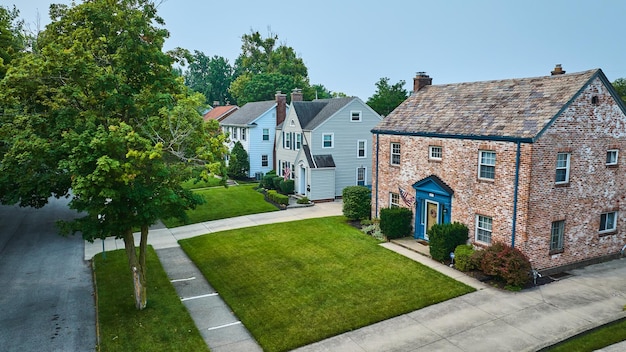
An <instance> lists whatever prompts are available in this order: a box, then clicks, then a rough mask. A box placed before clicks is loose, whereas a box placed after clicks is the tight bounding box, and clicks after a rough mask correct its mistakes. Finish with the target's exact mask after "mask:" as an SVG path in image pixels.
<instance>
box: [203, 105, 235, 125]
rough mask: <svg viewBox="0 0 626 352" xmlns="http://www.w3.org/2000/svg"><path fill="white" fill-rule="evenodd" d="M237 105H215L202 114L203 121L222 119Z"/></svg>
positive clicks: (233, 110)
mask: <svg viewBox="0 0 626 352" xmlns="http://www.w3.org/2000/svg"><path fill="white" fill-rule="evenodd" d="M237 109H239V107H238V106H237V105H223V106H216V107H214V108H213V109H211V110H209V111H208V112H207V113H206V114H204V115H203V118H204V121H209V120H218V121H220V120H222V119H224V118H225V117H226V116H228V115H229V114H232V113H233V112H235V111H236V110H237Z"/></svg>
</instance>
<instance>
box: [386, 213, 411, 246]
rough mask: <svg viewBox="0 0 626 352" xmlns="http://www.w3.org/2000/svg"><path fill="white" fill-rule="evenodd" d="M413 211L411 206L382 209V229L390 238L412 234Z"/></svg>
mask: <svg viewBox="0 0 626 352" xmlns="http://www.w3.org/2000/svg"><path fill="white" fill-rule="evenodd" d="M412 219H413V212H412V211H411V209H409V208H402V207H393V208H383V209H381V210H380V229H381V230H382V231H383V233H384V234H385V236H386V237H387V238H388V239H394V238H401V237H405V236H408V235H410V234H411V231H412V230H413V226H412V225H411V220H412Z"/></svg>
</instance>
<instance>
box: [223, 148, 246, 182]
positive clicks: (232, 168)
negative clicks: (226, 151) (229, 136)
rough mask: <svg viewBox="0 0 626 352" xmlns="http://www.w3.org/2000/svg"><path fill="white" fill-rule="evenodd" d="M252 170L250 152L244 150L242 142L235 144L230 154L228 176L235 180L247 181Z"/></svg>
mask: <svg viewBox="0 0 626 352" xmlns="http://www.w3.org/2000/svg"><path fill="white" fill-rule="evenodd" d="M249 170H250V158H249V157H248V152H246V150H245V149H243V145H242V144H241V142H239V141H237V142H235V145H234V146H233V150H232V151H231V153H230V160H229V162H228V175H229V176H230V177H232V178H234V179H239V180H241V179H245V178H247V177H248V171H249Z"/></svg>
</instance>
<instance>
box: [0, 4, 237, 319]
mask: <svg viewBox="0 0 626 352" xmlns="http://www.w3.org/2000/svg"><path fill="white" fill-rule="evenodd" d="M50 17H51V19H52V22H51V23H50V24H49V25H48V26H47V27H46V29H45V30H44V31H43V32H42V33H40V35H39V36H38V40H37V42H36V45H37V48H35V49H36V50H32V51H31V52H29V53H27V54H25V55H22V56H20V57H19V58H17V59H14V60H13V62H12V64H11V65H10V67H9V69H8V71H7V73H6V76H5V77H4V79H3V80H2V81H1V82H0V108H1V109H2V114H0V119H1V120H0V145H2V146H4V147H3V148H2V149H0V153H1V154H0V201H1V202H2V203H4V204H15V203H18V204H20V205H22V206H35V207H41V206H43V205H45V204H46V202H47V201H48V199H49V197H50V196H51V195H52V196H56V197H62V196H71V197H72V199H71V201H70V207H71V208H73V209H76V210H78V211H79V212H80V214H81V217H79V218H77V219H76V220H74V221H70V222H64V223H60V225H61V230H62V232H63V233H75V232H81V233H82V236H83V237H84V238H85V239H87V240H90V241H93V240H95V239H97V238H105V237H107V236H116V237H117V238H122V239H123V240H124V243H125V246H126V252H127V254H128V261H129V268H130V270H131V273H132V277H133V284H134V288H135V305H136V307H137V309H143V308H145V306H146V303H147V293H146V262H145V253H146V247H147V239H148V228H149V226H150V225H152V224H153V223H155V221H156V220H157V219H159V218H162V217H170V216H176V217H184V214H185V213H184V210H185V209H188V208H192V207H194V206H195V205H196V204H198V203H199V202H201V199H199V198H198V197H196V196H194V194H193V193H191V192H189V191H188V190H184V189H183V188H182V187H181V186H180V184H181V181H182V180H183V179H185V178H187V177H188V175H189V174H190V172H191V170H190V169H191V167H192V166H193V165H197V164H201V165H204V166H205V167H206V170H207V172H214V173H219V174H220V175H225V167H224V166H223V164H222V162H221V161H222V160H223V158H222V157H223V153H224V152H225V150H224V140H225V137H224V135H223V134H222V133H221V131H220V129H219V126H218V125H217V123H215V122H212V123H205V122H204V121H203V120H202V118H201V116H200V114H199V112H198V107H200V106H201V105H202V104H203V103H204V97H203V96H202V95H201V94H198V93H192V92H191V91H190V90H189V89H188V88H187V87H186V86H185V85H184V82H183V78H182V77H178V76H177V75H176V74H175V72H174V70H173V69H172V64H173V63H174V62H175V60H176V58H175V57H173V56H172V55H168V54H167V53H164V52H163V51H162V47H163V42H164V40H165V38H166V37H167V36H168V32H167V30H165V29H164V28H163V26H164V23H163V20H162V19H161V18H160V17H159V16H158V15H157V11H156V6H155V4H154V3H152V2H151V1H149V0H85V1H84V2H83V3H81V4H79V5H74V4H72V6H65V5H52V6H51V11H50ZM134 229H140V242H139V243H140V244H139V251H138V252H137V250H136V248H135V241H134V236H133V230H134Z"/></svg>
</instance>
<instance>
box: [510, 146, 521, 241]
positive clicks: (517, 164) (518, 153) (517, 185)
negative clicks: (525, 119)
mask: <svg viewBox="0 0 626 352" xmlns="http://www.w3.org/2000/svg"><path fill="white" fill-rule="evenodd" d="M521 154H522V152H521V142H520V141H517V155H516V156H515V190H514V191H513V192H514V193H513V226H512V229H511V248H515V230H516V229H515V228H516V226H517V192H518V190H519V168H520V158H521Z"/></svg>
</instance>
